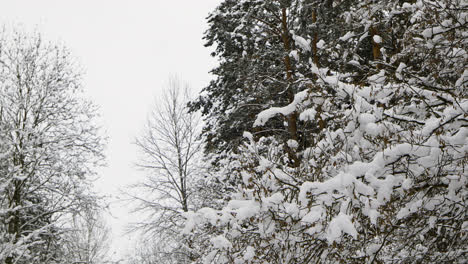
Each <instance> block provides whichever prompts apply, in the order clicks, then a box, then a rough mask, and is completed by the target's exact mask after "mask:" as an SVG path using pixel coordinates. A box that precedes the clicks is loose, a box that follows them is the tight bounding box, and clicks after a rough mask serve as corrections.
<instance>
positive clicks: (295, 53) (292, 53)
mask: <svg viewBox="0 0 468 264" xmlns="http://www.w3.org/2000/svg"><path fill="white" fill-rule="evenodd" d="M289 55H291V56H292V57H293V58H294V59H295V60H296V61H299V53H298V52H297V50H292V51H291V52H290V53H289Z"/></svg>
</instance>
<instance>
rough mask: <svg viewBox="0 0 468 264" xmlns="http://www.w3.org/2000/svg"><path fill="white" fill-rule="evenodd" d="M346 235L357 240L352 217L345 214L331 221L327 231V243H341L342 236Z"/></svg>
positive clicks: (340, 214)
mask: <svg viewBox="0 0 468 264" xmlns="http://www.w3.org/2000/svg"><path fill="white" fill-rule="evenodd" d="M342 233H346V234H348V235H350V236H352V237H353V238H354V239H356V238H357V231H356V228H355V227H354V225H353V222H351V217H350V216H349V215H346V214H344V213H339V214H338V216H336V217H335V218H333V219H332V220H331V221H330V224H329V226H328V229H327V241H328V243H329V244H331V243H333V242H334V241H337V242H339V241H341V234H342Z"/></svg>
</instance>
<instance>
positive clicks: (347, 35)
mask: <svg viewBox="0 0 468 264" xmlns="http://www.w3.org/2000/svg"><path fill="white" fill-rule="evenodd" d="M354 36H355V34H354V32H351V31H349V32H347V33H346V34H345V35H344V36H342V37H340V40H341V41H347V40H348V39H350V38H352V37H354Z"/></svg>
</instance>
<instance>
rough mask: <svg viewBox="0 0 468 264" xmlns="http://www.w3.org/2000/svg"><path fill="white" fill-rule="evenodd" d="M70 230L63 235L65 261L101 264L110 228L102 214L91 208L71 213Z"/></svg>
mask: <svg viewBox="0 0 468 264" xmlns="http://www.w3.org/2000/svg"><path fill="white" fill-rule="evenodd" d="M70 229H71V230H70V231H69V232H67V233H66V235H65V236H64V243H63V247H64V255H65V258H66V260H67V263H70V264H74V263H83V264H101V263H104V262H105V261H106V257H107V253H108V251H109V244H110V229H109V227H107V225H106V223H105V221H104V219H103V217H102V215H100V214H99V213H98V212H97V211H96V210H94V209H93V208H86V209H85V210H84V211H83V212H81V213H79V214H75V215H73V217H72V219H71V226H70Z"/></svg>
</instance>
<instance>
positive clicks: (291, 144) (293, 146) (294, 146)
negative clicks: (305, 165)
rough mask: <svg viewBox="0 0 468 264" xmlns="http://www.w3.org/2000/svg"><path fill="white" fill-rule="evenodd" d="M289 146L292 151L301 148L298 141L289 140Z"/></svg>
mask: <svg viewBox="0 0 468 264" xmlns="http://www.w3.org/2000/svg"><path fill="white" fill-rule="evenodd" d="M287 144H288V147H290V148H291V149H297V148H298V147H299V143H297V141H296V140H293V139H289V140H288V142H287Z"/></svg>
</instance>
